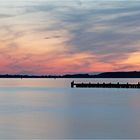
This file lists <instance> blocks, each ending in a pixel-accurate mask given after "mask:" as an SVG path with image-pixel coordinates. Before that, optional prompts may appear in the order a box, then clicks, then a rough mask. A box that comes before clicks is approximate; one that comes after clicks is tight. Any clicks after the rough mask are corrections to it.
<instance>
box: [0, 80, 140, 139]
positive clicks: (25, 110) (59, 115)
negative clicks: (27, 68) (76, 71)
mask: <svg viewBox="0 0 140 140" xmlns="http://www.w3.org/2000/svg"><path fill="white" fill-rule="evenodd" d="M72 80H73V79H56V80H54V79H23V80H20V79H0V138H13V139H15V138H23V139H26V138H28V139H30V138H38V139H43V138H45V139H47V138H48V139H49V138H54V139H55V138H57V139H62V138H75V139H76V138H85V139H86V138H110V139H115V138H118V139H119V138H127V139H128V138H131V139H133V138H140V90H139V89H75V88H74V89H71V88H70V82H71V81H72ZM75 81H93V82H118V81H119V82H121V83H126V82H129V83H137V82H138V81H140V79H108V80H107V79H95V80H91V79H75Z"/></svg>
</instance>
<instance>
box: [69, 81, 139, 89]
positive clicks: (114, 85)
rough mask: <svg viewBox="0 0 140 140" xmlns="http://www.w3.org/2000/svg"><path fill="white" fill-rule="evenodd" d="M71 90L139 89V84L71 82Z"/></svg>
mask: <svg viewBox="0 0 140 140" xmlns="http://www.w3.org/2000/svg"><path fill="white" fill-rule="evenodd" d="M71 88H140V82H138V84H129V83H126V84H120V83H119V82H118V83H75V82H74V81H72V82H71Z"/></svg>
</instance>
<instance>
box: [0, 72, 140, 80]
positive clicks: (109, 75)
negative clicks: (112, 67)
mask: <svg viewBox="0 0 140 140" xmlns="http://www.w3.org/2000/svg"><path fill="white" fill-rule="evenodd" d="M0 78H20V79H22V78H38V79H39V78H43V79H45V78H53V79H58V78H140V72H137V71H134V72H133V71H132V72H104V73H100V74H96V75H91V74H66V75H41V76H40V75H10V74H5V75H0Z"/></svg>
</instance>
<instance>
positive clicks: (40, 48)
mask: <svg viewBox="0 0 140 140" xmlns="http://www.w3.org/2000/svg"><path fill="white" fill-rule="evenodd" d="M139 70H140V1H139V0H1V1H0V74H6V73H8V74H41V75H42V74H43V75H44V74H65V73H91V72H107V71H139Z"/></svg>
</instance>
